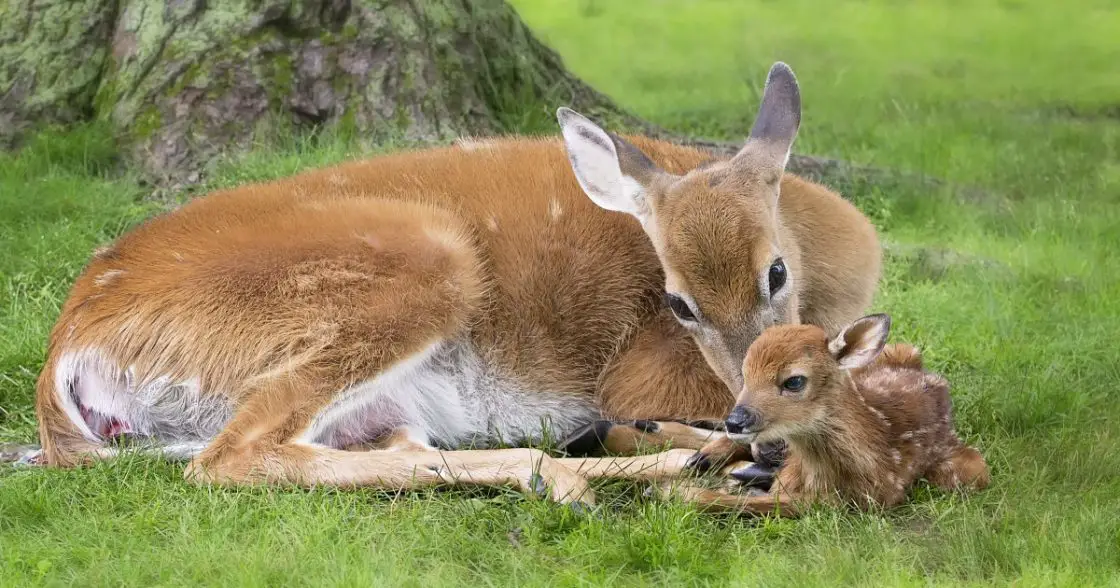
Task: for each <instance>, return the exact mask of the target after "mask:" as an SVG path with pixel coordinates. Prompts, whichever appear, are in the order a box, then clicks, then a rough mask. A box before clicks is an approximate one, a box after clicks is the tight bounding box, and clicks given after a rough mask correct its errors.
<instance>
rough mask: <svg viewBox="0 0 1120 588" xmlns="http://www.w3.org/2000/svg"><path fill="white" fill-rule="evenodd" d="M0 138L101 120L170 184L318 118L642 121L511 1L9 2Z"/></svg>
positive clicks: (428, 130) (392, 124)
mask: <svg viewBox="0 0 1120 588" xmlns="http://www.w3.org/2000/svg"><path fill="white" fill-rule="evenodd" d="M0 21H2V22H3V24H2V25H0V26H2V28H0V39H2V40H3V41H4V49H3V51H2V52H0V97H2V101H0V125H2V127H0V128H2V129H3V130H0V133H2V134H4V135H6V136H7V137H8V140H9V141H11V140H12V139H13V138H14V137H16V136H18V134H19V133H20V132H22V131H24V130H26V129H27V128H28V127H30V126H31V125H32V124H34V123H37V122H43V121H46V122H54V121H59V122H71V121H75V120H79V119H82V118H88V117H92V116H96V117H101V118H104V119H106V120H108V121H109V122H110V124H111V125H112V128H113V129H114V131H115V132H116V134H117V136H118V139H119V140H120V142H121V146H122V152H123V153H125V154H126V156H128V157H129V159H130V161H131V162H132V163H133V164H136V165H137V166H139V168H140V169H141V170H142V171H144V172H146V173H147V175H148V176H149V177H150V178H151V179H153V180H155V181H156V182H157V183H159V184H164V185H166V184H169V183H170V184H177V183H181V182H183V181H190V180H192V179H194V178H196V177H197V172H198V171H199V170H200V168H201V167H202V166H203V165H204V164H205V163H207V162H209V161H211V160H213V159H214V157H215V156H217V155H221V154H225V153H229V152H231V151H238V150H242V149H245V148H247V147H248V146H250V145H251V144H252V143H253V142H254V140H255V139H260V138H262V137H266V138H267V137H269V136H271V135H274V134H276V133H278V132H279V133H287V132H297V133H298V132H302V131H305V130H307V129H309V128H312V127H322V128H328V129H332V130H334V131H336V132H339V133H352V134H354V135H355V136H358V137H360V138H362V139H363V140H368V141H370V142H382V141H387V140H404V141H410V142H411V141H435V140H443V139H449V138H452V137H455V136H460V135H483V134H492V133H496V132H503V131H508V130H510V129H512V128H518V129H524V128H526V127H529V128H540V129H541V130H544V129H548V130H552V127H553V126H554V121H553V120H552V112H551V110H552V108H554V107H555V105H556V104H560V103H564V104H572V105H573V106H574V107H575V108H577V109H581V110H585V111H588V112H590V113H592V114H595V115H598V116H606V117H608V118H612V117H613V118H615V119H622V120H621V121H620V122H628V123H630V124H631V125H634V124H638V121H637V120H636V119H633V118H631V117H628V116H627V115H625V114H623V113H622V112H621V111H620V110H619V109H617V108H616V107H615V106H614V105H613V104H612V103H611V102H610V100H608V99H607V98H606V97H604V96H602V95H601V94H599V93H597V92H595V91H594V90H592V89H591V88H590V87H588V86H587V85H586V84H584V83H582V82H581V81H580V80H578V79H577V78H575V77H574V76H572V75H570V74H569V73H568V72H567V71H566V70H565V68H564V67H563V64H562V62H561V60H560V58H559V57H558V56H557V55H556V53H554V52H553V51H552V50H550V49H548V48H547V47H545V46H544V45H542V44H541V43H540V42H538V41H537V40H536V39H535V38H534V37H533V36H532V34H531V33H530V32H529V31H528V29H527V27H525V25H524V24H523V23H522V22H521V20H520V19H519V18H518V16H517V14H516V12H515V11H514V10H513V8H512V7H510V6H509V5H508V4H506V3H505V2H504V1H503V0H223V1H222V2H215V1H210V2H207V1H206V0H117V1H103V2H96V1H86V2H55V3H53V4H51V5H47V4H46V3H43V2H38V3H36V2H33V1H29V0H0Z"/></svg>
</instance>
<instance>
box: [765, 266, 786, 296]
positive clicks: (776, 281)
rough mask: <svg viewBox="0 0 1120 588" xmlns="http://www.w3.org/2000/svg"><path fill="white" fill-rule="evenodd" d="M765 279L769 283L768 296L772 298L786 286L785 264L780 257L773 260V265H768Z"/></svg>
mask: <svg viewBox="0 0 1120 588" xmlns="http://www.w3.org/2000/svg"><path fill="white" fill-rule="evenodd" d="M767 277H768V278H769V282H770V295H771V296H773V295H774V293H775V292H777V291H778V290H781V289H782V286H785V285H786V262H784V261H782V258H780V257H779V258H778V259H775V260H774V263H772V264H770V273H769V274H768V276H767Z"/></svg>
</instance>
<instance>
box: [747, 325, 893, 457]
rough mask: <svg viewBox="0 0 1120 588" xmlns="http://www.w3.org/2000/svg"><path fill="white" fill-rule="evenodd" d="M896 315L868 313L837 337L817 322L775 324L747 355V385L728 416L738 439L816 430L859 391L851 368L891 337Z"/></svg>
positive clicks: (771, 438) (762, 439) (764, 440)
mask: <svg viewBox="0 0 1120 588" xmlns="http://www.w3.org/2000/svg"><path fill="white" fill-rule="evenodd" d="M890 326H891V319H890V317H889V316H887V315H885V314H873V315H870V316H865V317H863V318H861V319H859V320H856V321H855V322H853V323H852V324H850V325H848V326H847V327H845V328H844V330H842V331H841V332H840V334H839V335H837V336H836V337H835V338H834V339H832V340H829V339H828V336H827V335H825V332H824V331H823V330H822V329H821V328H820V327H818V326H815V325H781V326H776V327H771V328H769V329H767V330H766V331H764V332H763V333H762V335H761V336H760V337H759V338H758V339H757V340H756V341H755V342H754V344H752V345H751V347H750V349H749V350H748V351H747V357H746V359H745V360H744V361H743V389H742V391H741V392H740V393H739V397H738V399H737V400H736V402H735V408H734V409H732V411H731V414H730V415H729V416H728V417H727V433H728V436H729V437H731V438H732V439H733V440H735V441H736V442H739V443H743V444H747V443H752V442H758V443H769V442H771V441H775V440H779V439H793V438H796V437H798V436H799V435H803V434H807V433H812V432H814V431H815V430H816V429H817V427H818V426H819V425H820V424H821V423H822V422H824V420H825V419H826V418H827V417H828V415H829V413H830V412H831V408H832V407H833V406H836V405H837V403H839V402H843V401H844V400H846V398H845V396H846V395H850V394H853V393H854V390H853V389H852V387H851V386H849V385H848V381H849V380H848V378H847V377H846V374H845V373H844V372H845V371H846V370H851V369H855V368H860V367H863V366H866V365H867V364H869V363H871V361H872V360H874V359H875V358H876V357H877V356H878V355H879V353H880V352H881V351H882V350H883V347H884V346H885V345H886V343H887V335H888V334H889V333H890Z"/></svg>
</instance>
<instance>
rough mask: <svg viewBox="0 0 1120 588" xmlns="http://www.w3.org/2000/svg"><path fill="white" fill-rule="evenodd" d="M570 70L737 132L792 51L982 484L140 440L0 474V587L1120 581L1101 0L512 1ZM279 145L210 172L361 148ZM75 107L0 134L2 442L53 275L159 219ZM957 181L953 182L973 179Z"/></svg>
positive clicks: (1117, 202) (1117, 268)
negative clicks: (261, 478) (215, 485)
mask: <svg viewBox="0 0 1120 588" xmlns="http://www.w3.org/2000/svg"><path fill="white" fill-rule="evenodd" d="M514 4H515V5H516V6H517V7H518V9H519V10H520V11H521V13H522V15H523V16H524V17H525V18H526V20H527V21H528V22H529V23H530V24H531V25H532V26H534V27H535V28H536V29H537V30H538V31H539V33H540V34H541V35H542V36H543V37H544V38H545V40H546V41H547V42H548V43H550V44H551V45H552V46H554V47H556V48H557V49H558V50H559V51H560V53H561V54H562V55H564V56H565V58H566V59H567V62H568V64H569V66H571V67H572V69H574V70H575V71H576V72H577V73H578V74H580V75H582V76H584V77H585V78H586V79H587V80H589V81H590V82H591V83H592V84H593V85H595V86H597V87H598V88H600V89H601V90H603V91H605V92H606V93H608V94H610V95H611V96H613V97H615V98H616V99H617V100H618V101H619V102H620V103H621V104H623V105H625V106H627V107H628V108H630V109H632V110H633V111H635V112H636V113H638V114H640V115H642V116H645V117H647V118H649V119H651V120H653V121H654V122H656V123H659V124H662V125H665V126H668V127H670V128H673V129H676V130H678V131H681V132H687V133H696V134H702V135H709V136H716V137H723V138H729V139H732V138H738V137H742V136H743V135H745V134H746V132H747V130H748V129H749V126H750V121H751V117H752V116H753V113H754V111H755V108H756V106H757V100H758V95H759V90H760V88H761V84H762V81H763V79H764V77H765V72H766V69H767V67H768V66H769V65H770V63H771V62H772V61H773V60H775V59H782V60H785V61H787V62H789V63H790V64H791V65H792V66H793V67H794V69H795V71H796V72H797V74H798V76H799V79H800V81H801V83H802V93H803V97H804V106H805V114H804V117H803V127H802V133H801V136H800V138H799V141H798V144H797V150H798V151H799V152H802V153H813V154H820V155H828V156H833V157H838V158H841V159H846V160H851V161H854V162H856V163H860V164H867V165H872V166H877V167H884V168H893V169H901V170H906V171H912V172H920V173H923V174H928V175H931V176H936V177H940V178H943V179H945V180H947V181H948V183H947V184H946V186H945V187H943V188H938V189H934V188H930V187H928V186H925V187H923V186H922V185H918V184H916V183H915V184H913V185H907V184H906V183H901V184H900V185H898V186H893V185H892V186H891V187H890V188H889V189H886V190H876V189H868V190H866V191H861V192H860V193H855V194H849V196H850V197H852V198H853V199H855V200H856V201H857V202H858V203H859V204H860V205H861V206H862V207H863V208H864V209H865V210H866V211H867V212H868V213H869V214H870V215H871V216H872V217H873V218H874V219H875V221H876V223H877V225H878V226H879V228H880V230H881V231H882V233H883V237H884V240H885V241H886V242H887V243H888V244H889V247H890V250H889V251H890V254H889V257H888V265H887V270H886V276H885V278H884V281H883V283H882V287H881V293H880V296H879V298H878V300H877V303H876V306H877V308H878V309H881V310H885V311H888V312H890V313H892V315H893V317H894V319H895V334H894V339H895V340H906V341H911V342H914V343H916V344H918V345H920V346H921V347H922V348H923V349H924V350H925V352H926V356H927V358H928V359H929V361H930V363H931V364H932V365H933V366H934V367H935V368H936V369H939V370H941V371H943V372H944V373H945V374H946V375H947V376H948V377H949V379H950V381H951V382H953V394H954V400H955V403H956V410H957V418H958V422H959V428H960V430H961V431H962V433H963V434H964V435H965V436H966V437H967V439H968V440H969V441H970V442H972V443H975V444H977V445H979V446H980V447H981V448H982V450H983V451H984V453H985V454H986V456H987V457H988V459H989V461H990V463H991V466H992V470H993V475H994V483H993V486H992V487H991V488H990V489H989V490H988V491H987V492H984V493H981V494H978V495H975V496H971V497H968V498H963V499H962V498H960V497H956V496H949V495H945V494H942V493H939V492H936V491H933V490H930V489H928V488H924V487H923V488H919V489H918V490H917V491H916V492H915V494H914V498H913V500H912V501H911V502H910V503H909V504H908V505H906V506H904V507H902V508H899V509H897V510H894V511H891V512H888V513H872V514H850V513H844V512H838V511H831V510H820V511H817V512H814V513H812V514H811V515H810V516H808V517H806V518H804V519H801V520H797V521H771V520H766V521H735V520H726V519H721V518H716V517H710V516H704V515H700V514H697V513H696V512H694V511H692V510H690V509H689V508H687V507H684V506H680V505H672V504H658V503H650V502H648V501H646V500H644V499H643V498H642V497H641V496H640V494H639V493H638V492H636V491H634V490H633V489H629V488H626V487H611V488H607V489H604V490H603V491H602V492H601V495H602V497H603V499H604V500H605V501H606V502H608V508H606V509H604V510H603V511H602V512H600V513H599V514H598V515H596V516H594V517H580V516H576V515H573V514H572V513H570V512H568V511H567V510H566V509H563V508H558V507H554V506H552V505H550V504H547V503H544V502H540V501H534V500H526V499H522V498H520V497H519V496H515V495H513V494H510V493H501V492H498V493H472V492H455V493H450V494H448V493H436V492H430V493H420V494H413V495H404V496H386V495H384V494H380V493H375V492H329V491H315V492H300V491H279V490H252V491H222V490H206V489H198V488H194V487H191V486H187V485H185V484H184V483H182V482H181V481H180V472H179V468H176V467H174V466H170V465H165V464H161V463H156V462H152V461H148V460H143V459H138V458H126V459H122V460H118V461H115V462H112V463H103V464H100V465H97V466H95V467H92V468H89V469H83V470H76V471H42V470H15V469H13V468H2V469H0V585H13V586H15V585H28V584H54V585H69V584H80V585H102V584H111V585H139V586H147V585H155V584H161V585H164V584H196V583H205V584H223V585H225V584H249V585H277V584H307V583H324V584H340V585H355V584H359V585H361V584H365V585H443V584H449V585H453V584H469V585H479V584H482V585H516V586H522V585H582V584H590V585H613V584H624V585H647V584H668V585H685V584H734V585H764V586H775V585H794V586H810V585H835V584H887V585H896V584H904V585H919V584H926V583H928V582H930V581H934V582H937V583H945V584H984V585H987V584H992V583H995V584H1012V583H1014V584H1017V585H1032V586H1033V585H1047V586H1049V585H1078V586H1080V585H1118V584H1120V475H1118V474H1120V426H1118V425H1117V423H1120V402H1118V400H1120V396H1118V393H1120V384H1118V382H1120V362H1118V361H1117V360H1118V356H1120V352H1118V350H1117V349H1118V348H1117V337H1118V336H1120V260H1118V257H1117V255H1116V252H1117V251H1118V250H1120V212H1118V210H1120V67H1117V64H1118V63H1120V43H1118V42H1117V39H1118V38H1120V10H1118V9H1117V8H1116V7H1115V3H1114V2H1109V1H1107V0H1099V1H1095V2H1091V1H1088V0H1081V1H1077V2H1069V1H1067V2H1063V3H1058V2H1044V1H1042V0H1003V1H1000V2H994V1H986V0H973V1H972V2H965V1H963V0H960V1H948V0H946V1H942V2H923V3H918V2H897V1H872V0H866V1H861V2H854V1H834V2H825V1H823V0H820V1H816V2H809V1H801V0H787V1H786V2H767V1H731V0H725V1H714V0H692V1H672V0H647V1H638V0H599V1H592V0H579V1H575V0H516V1H515V2H514ZM354 155H355V154H354V153H352V152H351V151H350V150H349V149H348V148H347V147H346V146H339V145H337V144H335V143H328V144H326V145H317V144H312V143H306V144H293V145H291V146H290V148H289V149H286V150H285V151H284V152H282V153H276V152H266V153H260V154H256V155H254V156H252V157H251V158H250V159H249V160H247V161H244V162H240V163H238V164H236V165H229V166H226V167H225V168H224V171H222V172H221V173H220V174H219V175H218V177H216V178H215V179H214V180H213V183H214V185H230V184H236V183H240V182H245V181H251V180H256V179H263V178H268V177H274V176H277V175H283V174H288V173H291V172H293V171H295V170H297V169H301V168H305V167H308V166H315V165H320V164H323V163H327V162H330V161H336V160H339V159H344V158H347V157H352V156H354ZM114 157H115V155H114V153H113V149H112V142H111V141H110V140H109V139H107V138H106V135H105V134H104V132H103V131H102V130H101V129H98V128H96V127H91V128H87V129H80V130H78V131H73V132H69V133H66V134H59V133H54V134H47V135H43V136H40V137H39V138H38V139H37V140H36V141H34V142H33V143H32V144H31V145H30V146H28V147H27V148H26V149H24V150H23V151H21V152H20V153H18V154H15V155H0V333H2V335H3V336H2V337H0V441H2V440H8V441H20V442H27V441H31V440H33V438H34V419H33V411H32V408H31V404H32V388H33V383H34V378H35V376H36V374H37V372H38V369H39V367H40V365H41V362H42V359H43V355H44V342H45V340H46V336H47V333H48V330H49V328H50V327H51V325H52V321H53V320H54V317H55V315H56V313H57V309H58V306H59V305H60V304H61V301H62V300H63V298H64V297H65V295H66V292H67V288H68V284H69V282H70V281H71V280H72V279H73V277H74V276H75V274H76V273H77V272H78V271H79V270H80V268H81V266H82V264H83V263H84V260H85V259H86V258H87V256H88V254H89V252H90V251H91V250H92V248H93V247H95V246H96V245H97V244H99V243H102V242H104V241H106V240H108V239H110V238H112V237H113V236H114V235H116V234H119V233H120V232H121V231H122V230H124V229H125V228H126V227H128V226H129V225H130V224H132V223H134V222H136V221H138V220H140V219H141V218H143V217H144V216H146V215H148V214H150V213H152V212H153V211H154V208H153V207H151V206H150V205H144V204H138V202H140V197H141V196H142V195H143V189H142V188H141V187H140V186H139V185H138V184H137V183H136V182H135V181H134V180H133V179H131V178H130V177H129V176H128V175H127V174H124V175H122V174H119V173H117V172H116V164H115V160H114ZM966 188H967V189H966Z"/></svg>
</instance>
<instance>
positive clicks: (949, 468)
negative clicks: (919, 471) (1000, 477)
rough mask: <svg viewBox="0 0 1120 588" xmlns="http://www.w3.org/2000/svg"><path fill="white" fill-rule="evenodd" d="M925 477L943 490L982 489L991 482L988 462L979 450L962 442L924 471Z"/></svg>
mask: <svg viewBox="0 0 1120 588" xmlns="http://www.w3.org/2000/svg"><path fill="white" fill-rule="evenodd" d="M925 478H926V479H927V480H929V482H930V483H931V484H933V485H934V486H937V487H938V488H941V489H943V490H948V491H953V490H958V489H971V490H983V489H984V488H987V487H988V484H989V483H990V482H991V477H990V474H989V473H988V462H986V461H985V460H984V456H982V455H980V452H979V451H977V450H975V449H973V448H972V447H969V446H967V445H964V444H963V443H962V444H961V445H960V446H959V447H957V448H956V449H954V450H953V451H952V452H950V453H949V456H948V457H947V458H945V459H944V460H943V461H941V462H940V463H938V464H936V465H934V466H933V467H932V468H930V469H929V471H927V472H926V474H925Z"/></svg>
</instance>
